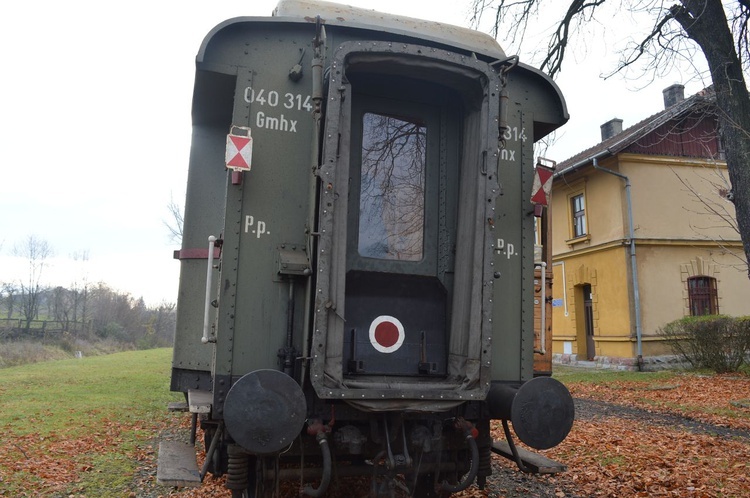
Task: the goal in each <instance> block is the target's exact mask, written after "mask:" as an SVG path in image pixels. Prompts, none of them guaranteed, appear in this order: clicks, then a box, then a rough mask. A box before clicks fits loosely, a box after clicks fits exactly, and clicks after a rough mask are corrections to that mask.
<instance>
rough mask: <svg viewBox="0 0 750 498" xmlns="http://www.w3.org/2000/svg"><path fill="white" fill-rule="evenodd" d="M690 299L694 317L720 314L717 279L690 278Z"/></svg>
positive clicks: (691, 311)
mask: <svg viewBox="0 0 750 498" xmlns="http://www.w3.org/2000/svg"><path fill="white" fill-rule="evenodd" d="M687 282H688V299H689V300H690V314H691V315H692V316H703V315H716V314H718V313H719V298H718V294H717V292H716V279H715V278H713V277H690V278H688V281H687Z"/></svg>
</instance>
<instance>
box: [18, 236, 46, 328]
mask: <svg viewBox="0 0 750 498" xmlns="http://www.w3.org/2000/svg"><path fill="white" fill-rule="evenodd" d="M13 255H14V256H16V257H19V258H23V259H25V260H26V263H27V264H28V271H29V273H28V276H27V279H26V281H25V282H24V281H21V282H20V291H21V296H20V297H21V312H22V314H23V317H24V321H25V322H26V325H25V331H26V333H28V332H29V329H30V328H31V322H32V320H34V318H36V316H37V314H38V313H39V304H40V302H41V298H42V291H43V288H42V286H41V281H42V273H43V272H44V268H45V267H46V266H47V264H48V260H49V259H50V258H51V257H52V255H53V251H52V248H51V247H50V245H49V244H48V243H47V241H46V240H43V239H39V238H37V237H36V236H35V235H29V237H28V238H26V240H24V241H23V242H22V243H19V244H16V246H15V247H14V248H13Z"/></svg>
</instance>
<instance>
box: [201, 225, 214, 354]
mask: <svg viewBox="0 0 750 498" xmlns="http://www.w3.org/2000/svg"><path fill="white" fill-rule="evenodd" d="M215 244H216V237H214V236H213V235H211V236H209V237H208V268H207V269H206V304H205V306H204V308H203V337H201V342H202V343H203V344H208V343H209V342H211V338H210V337H209V336H210V333H209V332H210V330H211V319H210V318H209V311H210V307H211V281H212V280H213V273H214V247H215Z"/></svg>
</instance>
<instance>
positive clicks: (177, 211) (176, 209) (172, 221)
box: [164, 195, 185, 243]
mask: <svg viewBox="0 0 750 498" xmlns="http://www.w3.org/2000/svg"><path fill="white" fill-rule="evenodd" d="M167 210H168V211H169V215H170V218H169V220H166V221H164V226H165V227H167V230H169V234H170V239H171V240H172V241H173V242H178V243H179V242H182V226H183V225H184V223H185V221H184V219H183V214H182V208H181V207H180V206H179V205H178V204H177V203H176V202H175V201H174V198H173V197H172V196H171V195H170V196H169V204H167Z"/></svg>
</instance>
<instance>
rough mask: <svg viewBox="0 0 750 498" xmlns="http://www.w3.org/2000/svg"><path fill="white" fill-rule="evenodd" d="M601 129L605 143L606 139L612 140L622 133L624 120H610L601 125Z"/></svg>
mask: <svg viewBox="0 0 750 498" xmlns="http://www.w3.org/2000/svg"><path fill="white" fill-rule="evenodd" d="M600 128H601V129H602V142H604V141H605V140H606V139H608V138H612V137H614V136H615V135H617V134H618V133H620V132H621V131H622V119H618V118H614V119H610V120H609V121H607V122H606V123H604V124H603V125H601V126H600Z"/></svg>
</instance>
